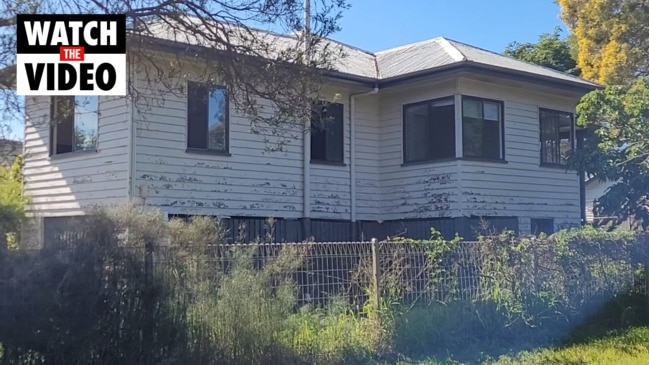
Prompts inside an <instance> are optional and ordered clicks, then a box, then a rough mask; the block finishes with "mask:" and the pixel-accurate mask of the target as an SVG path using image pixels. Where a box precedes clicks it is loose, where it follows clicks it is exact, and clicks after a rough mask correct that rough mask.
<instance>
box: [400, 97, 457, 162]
mask: <svg viewBox="0 0 649 365" xmlns="http://www.w3.org/2000/svg"><path fill="white" fill-rule="evenodd" d="M444 101H450V102H452V105H453V110H454V112H453V154H452V156H449V157H440V158H434V157H433V158H431V157H427V158H425V159H421V160H408V154H407V150H408V144H407V136H408V123H407V120H406V114H407V109H408V108H411V107H417V106H420V105H428V111H429V112H430V105H431V104H434V103H438V102H444ZM455 108H456V103H455V95H449V96H443V97H440V98H434V99H427V100H422V101H417V102H414V103H408V104H403V105H402V106H401V133H402V136H401V137H402V138H401V144H402V149H401V153H402V161H403V162H402V165H416V164H422V163H431V162H444V161H452V160H455V159H457V158H458V156H457V153H456V148H457V146H456V144H457V136H456V135H455V126H456V123H457V120H456V115H455Z"/></svg>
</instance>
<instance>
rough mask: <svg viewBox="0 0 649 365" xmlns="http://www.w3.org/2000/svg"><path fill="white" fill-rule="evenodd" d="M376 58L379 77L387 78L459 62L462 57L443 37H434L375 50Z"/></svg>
mask: <svg viewBox="0 0 649 365" xmlns="http://www.w3.org/2000/svg"><path fill="white" fill-rule="evenodd" d="M376 60H377V63H378V69H379V77H380V78H381V79H387V78H391V77H397V76H401V75H406V74H409V73H413V72H419V71H423V70H429V69H435V68H438V67H441V66H446V65H450V64H453V63H456V62H461V61H463V60H464V57H463V56H462V54H461V53H459V52H457V51H456V50H455V49H454V48H453V47H451V46H450V44H449V43H448V42H447V41H446V40H445V39H444V38H434V39H429V40H427V41H424V42H418V43H413V44H409V45H406V46H402V47H398V48H394V49H390V50H387V51H381V52H377V53H376Z"/></svg>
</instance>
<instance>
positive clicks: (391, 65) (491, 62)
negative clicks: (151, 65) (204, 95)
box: [149, 24, 601, 90]
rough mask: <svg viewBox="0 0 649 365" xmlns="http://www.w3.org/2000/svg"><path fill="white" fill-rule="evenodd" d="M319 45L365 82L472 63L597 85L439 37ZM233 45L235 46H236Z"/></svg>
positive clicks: (243, 32) (156, 30) (231, 37)
mask: <svg viewBox="0 0 649 365" xmlns="http://www.w3.org/2000/svg"><path fill="white" fill-rule="evenodd" d="M219 29H223V38H224V39H227V40H228V41H229V43H231V44H237V42H244V41H246V39H254V38H255V37H261V39H263V40H264V43H267V44H268V45H269V48H268V49H264V52H267V54H268V55H273V54H280V52H281V51H282V49H286V48H287V47H295V46H297V45H298V43H297V42H298V39H297V37H295V36H292V35H284V34H277V33H272V32H268V31H265V30H257V29H250V28H241V27H237V26H228V25H220V26H219ZM149 31H151V34H152V36H153V37H155V38H160V39H164V40H170V41H174V42H180V43H185V44H191V45H200V46H205V47H208V48H214V47H212V46H211V45H210V44H206V43H205V42H204V41H203V40H201V39H200V38H199V37H198V36H197V35H196V34H190V33H188V32H186V33H184V34H183V33H180V32H178V31H174V30H173V29H172V28H171V27H168V26H165V25H164V24H157V25H153V26H150V27H149ZM257 39H259V38H257ZM242 44H243V43H242ZM324 46H327V47H330V49H335V50H337V51H341V52H342V54H343V57H341V58H339V59H336V60H334V61H333V62H332V64H331V65H330V67H331V68H332V70H333V71H335V72H337V73H339V74H343V75H349V76H355V77H359V78H362V79H365V80H366V81H371V82H381V81H383V80H388V79H390V80H394V79H400V78H405V77H408V76H413V75H417V74H420V73H422V72H435V71H436V70H442V69H447V68H449V67H453V66H462V65H473V66H475V65H477V66H484V67H487V66H488V67H489V68H490V69H497V70H500V71H503V72H506V73H507V72H509V73H515V74H518V75H525V76H529V77H531V78H538V79H542V80H546V81H551V82H557V83H559V84H562V85H566V84H568V85H571V86H574V87H577V88H583V89H587V90H588V89H597V88H601V85H599V84H596V83H593V82H590V81H587V80H584V79H582V78H579V77H576V76H572V75H569V74H567V73H564V72H559V71H556V70H553V69H550V68H547V67H542V66H539V65H535V64H532V63H527V62H523V61H519V60H516V59H513V58H510V57H507V56H504V55H501V54H498V53H495V52H491V51H487V50H484V49H481V48H478V47H474V46H470V45H468V44H465V43H461V42H457V41H454V40H450V39H447V38H444V37H437V38H433V39H429V40H425V41H422V42H417V43H412V44H407V45H404V46H401V47H397V48H393V49H388V50H385V51H380V52H376V53H371V52H368V51H364V50H362V49H359V48H356V47H353V46H350V45H347V44H343V43H340V42H336V41H334V40H330V39H325V40H322V42H320V45H319V46H318V47H324ZM234 50H235V51H236V48H235V49H234Z"/></svg>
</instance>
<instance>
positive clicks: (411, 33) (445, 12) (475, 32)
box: [331, 0, 567, 53]
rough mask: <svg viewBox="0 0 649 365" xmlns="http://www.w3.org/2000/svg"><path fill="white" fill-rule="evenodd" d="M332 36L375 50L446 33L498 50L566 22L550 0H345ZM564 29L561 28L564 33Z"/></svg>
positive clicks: (564, 27)
mask: <svg viewBox="0 0 649 365" xmlns="http://www.w3.org/2000/svg"><path fill="white" fill-rule="evenodd" d="M348 2H349V3H350V4H351V9H349V10H346V11H345V12H344V14H343V19H342V21H341V27H342V30H341V31H340V32H338V33H335V34H333V36H332V37H331V38H333V39H335V40H337V41H340V42H343V43H347V44H349V45H352V46H355V47H358V48H361V49H364V50H367V51H370V52H376V51H381V50H385V49H389V48H393V47H398V46H402V45H405V44H408V43H413V42H418V41H423V40H426V39H430V38H435V37H439V36H442V37H446V38H450V39H453V40H456V41H459V42H462V43H467V44H470V45H472V46H477V47H480V48H485V49H488V50H490V51H494V52H498V53H501V52H502V51H504V50H505V47H507V45H508V44H509V43H511V42H513V41H518V42H520V43H525V42H536V41H537V40H538V37H539V35H540V34H541V33H551V32H552V31H553V30H554V28H555V27H557V26H560V27H561V28H562V29H563V30H564V32H565V31H566V29H567V28H566V26H565V25H564V24H563V23H562V22H561V20H560V18H559V12H560V8H559V6H558V5H557V4H556V3H555V2H554V0H348ZM564 34H565V33H564Z"/></svg>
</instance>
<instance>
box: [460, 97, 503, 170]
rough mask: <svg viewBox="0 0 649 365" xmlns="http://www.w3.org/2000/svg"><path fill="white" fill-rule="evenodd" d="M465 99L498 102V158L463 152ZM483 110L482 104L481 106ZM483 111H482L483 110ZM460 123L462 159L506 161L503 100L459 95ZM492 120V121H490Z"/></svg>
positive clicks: (464, 145) (464, 146) (464, 144)
mask: <svg viewBox="0 0 649 365" xmlns="http://www.w3.org/2000/svg"><path fill="white" fill-rule="evenodd" d="M465 100H475V101H480V102H482V103H484V102H489V103H494V104H498V105H499V106H500V108H499V109H500V110H499V111H500V113H499V116H498V117H499V119H500V120H499V121H498V129H499V131H498V137H499V138H500V140H499V141H498V143H499V148H498V151H499V152H500V156H499V158H489V157H481V156H467V155H466V152H465V148H466V143H465V141H464V133H465V128H464V101H465ZM483 110H484V106H483ZM483 113H484V112H483ZM459 122H460V123H462V136H461V138H462V158H464V159H470V160H477V161H487V162H489V161H492V162H506V157H507V156H506V154H505V152H506V148H505V102H504V101H502V100H496V99H490V98H484V97H480V96H473V95H461V96H460V121H459ZM482 122H483V123H484V115H483V118H482ZM492 122H493V121H492Z"/></svg>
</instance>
